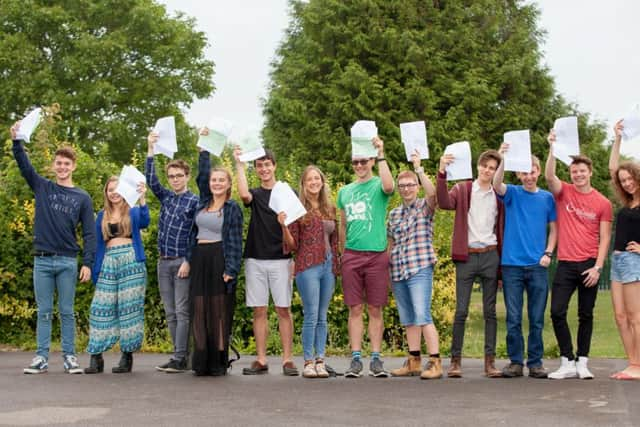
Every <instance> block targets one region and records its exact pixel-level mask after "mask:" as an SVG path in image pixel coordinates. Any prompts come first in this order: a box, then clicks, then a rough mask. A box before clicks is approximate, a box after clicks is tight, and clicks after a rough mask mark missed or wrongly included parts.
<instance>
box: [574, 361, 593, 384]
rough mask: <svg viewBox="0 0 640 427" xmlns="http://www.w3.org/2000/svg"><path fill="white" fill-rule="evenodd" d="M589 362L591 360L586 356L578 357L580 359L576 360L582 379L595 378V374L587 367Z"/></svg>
mask: <svg viewBox="0 0 640 427" xmlns="http://www.w3.org/2000/svg"><path fill="white" fill-rule="evenodd" d="M587 362H589V358H588V357H584V356H580V357H578V361H577V362H576V371H577V372H578V377H579V378H580V379H581V380H592V379H593V374H592V373H591V371H590V370H589V368H587Z"/></svg>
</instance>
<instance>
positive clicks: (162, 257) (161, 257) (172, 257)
mask: <svg viewBox="0 0 640 427" xmlns="http://www.w3.org/2000/svg"><path fill="white" fill-rule="evenodd" d="M180 258H182V257H181V256H162V255H161V256H160V259H162V260H165V261H173V260H176V259H180Z"/></svg>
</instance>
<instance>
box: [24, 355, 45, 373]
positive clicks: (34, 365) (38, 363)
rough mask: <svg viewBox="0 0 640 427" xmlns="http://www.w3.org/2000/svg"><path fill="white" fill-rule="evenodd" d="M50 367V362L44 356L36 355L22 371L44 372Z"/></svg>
mask: <svg viewBox="0 0 640 427" xmlns="http://www.w3.org/2000/svg"><path fill="white" fill-rule="evenodd" d="M48 369H49V362H47V359H45V358H44V357H42V356H36V357H34V358H33V360H32V361H31V365H29V366H28V367H27V368H24V369H23V370H22V372H24V373H25V374H44V373H45V372H47V370H48Z"/></svg>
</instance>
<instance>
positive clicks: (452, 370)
mask: <svg viewBox="0 0 640 427" xmlns="http://www.w3.org/2000/svg"><path fill="white" fill-rule="evenodd" d="M447 376H448V377H449V378H460V377H462V358H461V357H460V356H452V357H451V364H450V365H449V370H448V371H447Z"/></svg>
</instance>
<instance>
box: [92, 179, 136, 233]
mask: <svg viewBox="0 0 640 427" xmlns="http://www.w3.org/2000/svg"><path fill="white" fill-rule="evenodd" d="M112 182H118V177H117V176H112V177H111V178H109V179H108V180H107V182H106V184H105V185H104V190H103V192H102V195H103V197H104V214H103V216H102V224H100V228H101V230H102V237H103V238H104V240H109V239H111V238H113V237H114V236H113V235H111V232H110V231H109V223H110V222H111V218H113V216H114V213H115V211H116V209H119V210H120V219H119V221H118V228H119V229H120V230H121V233H122V235H123V236H128V235H130V234H131V217H130V216H129V204H128V203H127V202H125V201H124V200H123V201H122V203H121V204H120V206H118V207H116V206H114V205H113V203H111V201H110V200H109V196H108V195H107V189H108V188H109V184H111V183H112Z"/></svg>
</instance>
